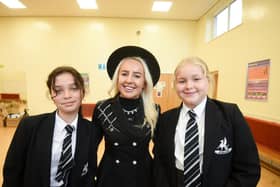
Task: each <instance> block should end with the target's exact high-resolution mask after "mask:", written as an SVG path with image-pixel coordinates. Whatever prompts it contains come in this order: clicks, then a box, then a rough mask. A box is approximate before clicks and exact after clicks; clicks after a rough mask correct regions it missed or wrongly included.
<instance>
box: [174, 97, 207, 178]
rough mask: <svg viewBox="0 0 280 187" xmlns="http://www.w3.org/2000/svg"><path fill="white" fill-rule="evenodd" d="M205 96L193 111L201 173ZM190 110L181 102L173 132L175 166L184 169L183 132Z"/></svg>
mask: <svg viewBox="0 0 280 187" xmlns="http://www.w3.org/2000/svg"><path fill="white" fill-rule="evenodd" d="M206 101H207V97H205V98H204V99H203V100H202V102H201V103H200V104H199V105H197V106H196V107H195V108H194V109H193V111H194V112H195V114H196V122H197V125H198V134H199V140H198V141H199V159H200V173H202V164H203V163H202V162H203V148H204V129H205V126H204V125H205V107H206ZM189 110H191V109H190V108H188V107H187V106H186V105H185V104H183V106H182V108H181V111H180V115H179V119H178V123H177V126H176V132H175V138H174V141H175V153H174V154H175V164H176V168H177V169H179V170H181V171H184V143H185V132H186V127H187V123H188V121H189V119H190V117H189V115H188V111H189Z"/></svg>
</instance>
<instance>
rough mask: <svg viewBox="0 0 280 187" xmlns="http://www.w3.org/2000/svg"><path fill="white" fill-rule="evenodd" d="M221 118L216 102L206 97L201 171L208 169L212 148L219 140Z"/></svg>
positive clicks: (212, 152)
mask: <svg viewBox="0 0 280 187" xmlns="http://www.w3.org/2000/svg"><path fill="white" fill-rule="evenodd" d="M221 121H222V118H221V116H220V115H219V111H218V108H217V106H216V104H215V103H214V102H213V101H212V100H210V99H207V103H206V110H205V137H204V155H203V173H206V172H207V171H208V168H209V166H210V163H211V158H213V154H214V150H215V148H216V146H217V143H218V142H219V138H220V137H219V134H220V132H221Z"/></svg>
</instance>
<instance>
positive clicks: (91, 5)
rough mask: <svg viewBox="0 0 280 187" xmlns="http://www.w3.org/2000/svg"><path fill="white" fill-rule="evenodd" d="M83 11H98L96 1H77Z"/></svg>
mask: <svg viewBox="0 0 280 187" xmlns="http://www.w3.org/2000/svg"><path fill="white" fill-rule="evenodd" d="M77 2H78V4H79V6H80V8H81V9H97V8H98V6H97V3H96V0H77Z"/></svg>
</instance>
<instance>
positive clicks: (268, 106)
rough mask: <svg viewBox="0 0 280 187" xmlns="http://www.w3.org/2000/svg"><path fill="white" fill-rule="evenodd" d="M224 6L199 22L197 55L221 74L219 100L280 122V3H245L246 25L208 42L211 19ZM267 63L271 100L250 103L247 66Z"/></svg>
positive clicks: (253, 0)
mask: <svg viewBox="0 0 280 187" xmlns="http://www.w3.org/2000/svg"><path fill="white" fill-rule="evenodd" d="M224 2H226V1H220V2H219V3H218V4H217V5H216V6H215V7H213V8H212V9H211V11H209V12H208V13H207V14H206V15H205V16H204V17H203V18H202V19H201V20H200V21H199V22H198V28H197V29H198V30H197V37H198V39H197V51H196V54H198V55H199V56H201V57H202V58H203V59H204V60H205V61H206V62H207V63H208V64H209V66H210V69H211V70H218V71H219V83H218V98H219V99H221V100H225V101H229V102H234V103H237V104H238V105H239V107H240V108H241V110H242V112H243V113H244V114H245V115H249V116H253V117H258V118H260V119H267V120H271V121H276V122H280V110H279V107H280V99H279V95H280V84H279V80H280V74H279V71H280V63H279V62H280V37H279V33H280V25H279V16H280V12H279V7H280V1H279V0H265V1H256V0H243V13H244V15H243V23H242V25H240V26H238V27H237V28H235V29H233V30H232V31H229V32H227V33H225V34H223V35H222V36H220V37H218V38H216V39H214V40H212V41H210V42H207V41H206V40H207V38H209V33H207V32H205V31H209V25H210V24H209V22H210V20H209V19H210V18H211V16H212V15H213V14H215V13H216V11H217V10H219V8H220V7H222V5H223V4H224ZM263 59H270V60H271V69H270V80H269V93H268V100H267V101H265V102H259V101H251V100H246V99H245V87H246V74H247V65H248V63H250V62H254V61H258V60H263Z"/></svg>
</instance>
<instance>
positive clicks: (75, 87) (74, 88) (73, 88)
mask: <svg viewBox="0 0 280 187" xmlns="http://www.w3.org/2000/svg"><path fill="white" fill-rule="evenodd" d="M78 89H79V88H78V87H77V86H73V87H70V90H78Z"/></svg>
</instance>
